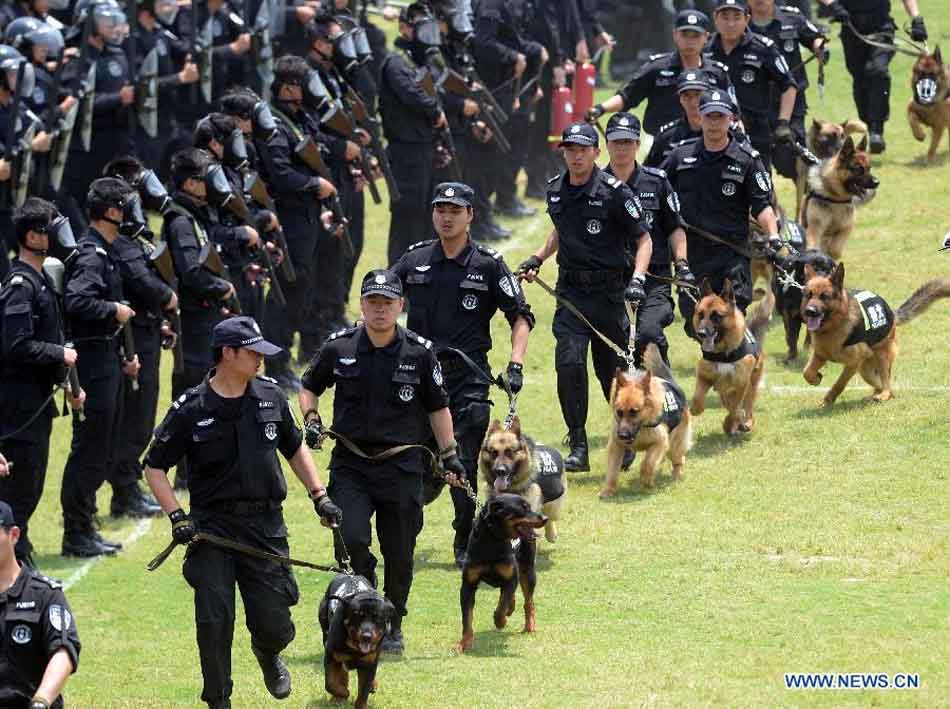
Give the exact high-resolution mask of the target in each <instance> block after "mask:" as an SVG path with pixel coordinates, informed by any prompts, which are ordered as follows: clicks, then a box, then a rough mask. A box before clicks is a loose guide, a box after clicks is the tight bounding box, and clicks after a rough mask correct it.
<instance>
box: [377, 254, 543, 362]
mask: <svg viewBox="0 0 950 709" xmlns="http://www.w3.org/2000/svg"><path fill="white" fill-rule="evenodd" d="M392 270H393V272H394V273H395V274H396V275H397V276H399V278H400V279H401V280H402V282H403V285H404V286H405V293H406V297H407V298H408V299H409V304H410V306H411V307H410V309H409V321H408V322H407V323H406V324H407V325H408V327H409V329H410V330H413V331H414V332H418V333H421V334H422V335H423V336H425V337H428V338H429V339H431V340H432V341H433V342H434V343H435V345H436V348H438V347H439V346H442V345H448V346H450V347H455V348H457V349H460V350H462V351H463V352H465V353H467V354H471V353H473V352H488V350H490V349H491V345H492V342H491V327H490V325H491V319H492V316H494V314H495V312H496V311H497V310H499V309H500V310H501V311H502V312H503V313H504V314H505V317H506V318H508V322H509V323H511V325H512V326H514V324H515V322H516V321H517V319H518V318H519V317H523V318H525V320H526V321H527V322H528V325H529V326H533V325H534V316H533V315H532V313H531V308H530V306H529V305H528V303H527V302H526V301H525V297H524V293H523V292H522V290H521V286H520V285H519V283H518V279H517V278H515V277H514V276H513V275H512V273H511V271H510V270H508V266H507V265H505V261H504V259H502V257H501V254H499V253H498V252H497V251H495V250H494V249H492V248H489V247H487V246H483V245H482V244H479V243H477V242H474V241H472V240H471V239H469V240H468V244H467V245H466V246H465V248H464V249H463V250H462V252H461V253H460V254H459V255H458V256H456V257H455V258H452V259H450V258H447V257H446V255H445V251H444V249H443V248H442V242H441V241H439V240H438V239H433V240H431V241H420V242H419V243H418V244H413V245H412V246H410V247H409V248H408V249H407V251H406V253H404V254H403V255H402V257H401V258H400V259H399V260H398V261H397V262H396V264H395V265H394V266H393V267H392Z"/></svg>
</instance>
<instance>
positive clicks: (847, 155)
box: [838, 134, 854, 162]
mask: <svg viewBox="0 0 950 709" xmlns="http://www.w3.org/2000/svg"><path fill="white" fill-rule="evenodd" d="M853 155H854V140H852V138H851V135H850V134H848V135H847V136H846V137H845V139H844V143H842V144H841V150H840V151H839V153H838V162H847V161H848V160H850V159H851V156H853Z"/></svg>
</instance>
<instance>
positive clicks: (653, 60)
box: [647, 52, 668, 62]
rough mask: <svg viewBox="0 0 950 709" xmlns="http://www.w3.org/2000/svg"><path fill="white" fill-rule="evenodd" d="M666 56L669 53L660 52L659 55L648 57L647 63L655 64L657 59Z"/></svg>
mask: <svg viewBox="0 0 950 709" xmlns="http://www.w3.org/2000/svg"><path fill="white" fill-rule="evenodd" d="M665 56H668V52H660V53H659V54H651V55H650V56H649V57H647V61H648V62H655V61H656V60H657V59H662V58H663V57H665Z"/></svg>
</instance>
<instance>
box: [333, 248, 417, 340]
mask: <svg viewBox="0 0 950 709" xmlns="http://www.w3.org/2000/svg"><path fill="white" fill-rule="evenodd" d="M409 248H410V249H411V248H412V247H411V246H410V247H409ZM357 329H358V328H355V327H345V328H343V329H342V330H337V331H336V332H334V333H332V334H331V335H330V336H329V337H328V338H327V342H329V341H330V340H335V339H337V338H338V337H343V336H344V335H352V334H353V333H354V332H356V331H357Z"/></svg>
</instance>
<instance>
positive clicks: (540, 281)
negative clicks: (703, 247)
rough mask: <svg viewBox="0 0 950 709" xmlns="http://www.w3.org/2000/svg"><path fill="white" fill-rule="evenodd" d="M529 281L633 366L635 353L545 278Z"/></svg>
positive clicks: (519, 274)
mask: <svg viewBox="0 0 950 709" xmlns="http://www.w3.org/2000/svg"><path fill="white" fill-rule="evenodd" d="M723 243H725V242H723ZM515 275H517V276H518V277H519V278H524V273H523V272H521V271H519V272H518V273H517V274H515ZM529 282H530V283H537V284H538V285H539V286H541V289H542V290H543V291H544V292H545V293H547V294H548V295H549V296H551V297H552V298H554V300H556V301H557V302H558V303H560V304H561V305H563V306H564V307H565V308H567V309H568V310H569V311H570V312H571V313H572V314H573V315H574V316H575V317H576V318H577V319H578V320H580V321H581V322H582V323H584V324H585V325H587V327H589V328H590V329H591V332H593V333H594V334H595V335H597V337H598V338H599V339H600V340H601V342H603V343H604V344H605V345H607V347H609V348H610V349H612V350H613V351H614V352H615V353H616V355H617V356H618V357H620V358H621V359H622V360H624V361H625V362H626V363H627V367H628V368H631V367H633V353H632V352H626V351H624V350H623V349H621V348H620V347H619V346H618V345H617V343H615V342H614V341H613V340H611V339H610V338H608V337H607V336H606V335H605V334H604V333H602V332H601V331H600V330H598V329H597V328H596V327H594V326H593V324H592V323H591V321H590V320H588V319H587V318H586V317H584V313H582V312H581V311H580V310H578V308H577V306H576V305H574V304H573V303H572V302H571V301H569V300H568V299H567V298H565V297H564V296H561V295H558V294H557V292H556V291H555V290H554V289H553V288H552V287H551V286H549V285H548V284H547V283H545V282H544V280H543V279H542V278H541V277H540V276H535V277H534V279H533V280H532V281H529Z"/></svg>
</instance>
